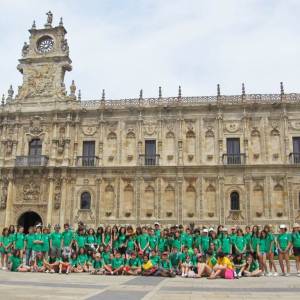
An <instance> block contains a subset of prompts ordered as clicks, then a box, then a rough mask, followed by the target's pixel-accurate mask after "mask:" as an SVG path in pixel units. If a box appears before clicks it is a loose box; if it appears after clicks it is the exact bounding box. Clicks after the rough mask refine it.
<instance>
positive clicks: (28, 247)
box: [25, 226, 35, 266]
mask: <svg viewBox="0 0 300 300" xmlns="http://www.w3.org/2000/svg"><path fill="white" fill-rule="evenodd" d="M34 238H35V233H34V227H32V226H30V227H29V228H28V233H27V234H26V236H25V252H26V266H30V262H31V258H32V247H33V241H34Z"/></svg>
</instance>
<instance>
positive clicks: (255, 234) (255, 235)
mask: <svg viewBox="0 0 300 300" xmlns="http://www.w3.org/2000/svg"><path fill="white" fill-rule="evenodd" d="M258 242H259V228H258V226H257V225H254V226H253V227H252V234H251V238H250V252H251V254H252V255H253V256H254V258H255V259H256V258H257V244H258Z"/></svg>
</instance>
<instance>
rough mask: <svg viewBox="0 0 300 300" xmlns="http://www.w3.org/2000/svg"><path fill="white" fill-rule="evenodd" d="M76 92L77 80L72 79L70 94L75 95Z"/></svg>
mask: <svg viewBox="0 0 300 300" xmlns="http://www.w3.org/2000/svg"><path fill="white" fill-rule="evenodd" d="M75 92H76V85H75V81H74V80H72V83H71V85H70V96H73V97H74V96H75Z"/></svg>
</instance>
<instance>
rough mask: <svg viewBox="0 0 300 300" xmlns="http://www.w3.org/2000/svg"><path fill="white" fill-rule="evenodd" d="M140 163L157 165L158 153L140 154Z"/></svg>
mask: <svg viewBox="0 0 300 300" xmlns="http://www.w3.org/2000/svg"><path fill="white" fill-rule="evenodd" d="M139 157H140V165H144V166H158V165H159V158H160V155H159V154H156V155H146V154H140V156H139Z"/></svg>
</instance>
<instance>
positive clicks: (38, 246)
mask: <svg viewBox="0 0 300 300" xmlns="http://www.w3.org/2000/svg"><path fill="white" fill-rule="evenodd" d="M43 243H44V241H43V234H42V225H41V224H38V225H36V232H35V234H34V240H33V245H32V260H33V261H34V262H35V261H36V259H35V256H36V255H37V253H39V254H41V253H42V246H43Z"/></svg>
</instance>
